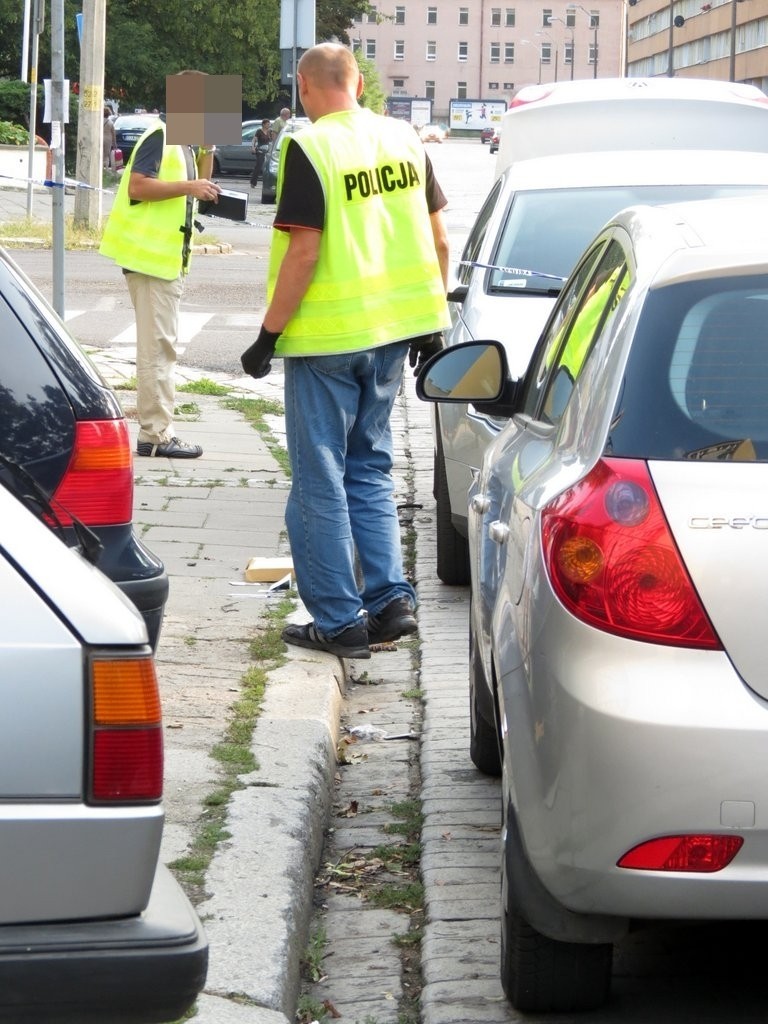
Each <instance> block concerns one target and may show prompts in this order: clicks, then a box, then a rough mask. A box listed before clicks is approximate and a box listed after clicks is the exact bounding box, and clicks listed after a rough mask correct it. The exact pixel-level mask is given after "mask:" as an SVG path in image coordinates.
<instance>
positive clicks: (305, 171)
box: [275, 139, 448, 231]
mask: <svg viewBox="0 0 768 1024" xmlns="http://www.w3.org/2000/svg"><path fill="white" fill-rule="evenodd" d="M291 143H292V140H291V139H286V140H285V144H286V145H287V146H288V150H287V151H286V154H285V167H284V170H283V186H282V191H281V193H280V202H279V203H278V207H277V212H276V214H275V227H276V228H291V227H297V228H314V229H316V230H317V231H322V230H323V227H324V226H325V193H324V192H323V186H322V183H321V181H320V178H319V176H318V174H317V171H316V170H315V168H314V167H313V166H312V163H311V161H310V159H309V157H308V156H307V155H306V153H305V152H304V150H303V149H302V148H301V146H294V145H292V144H291ZM426 161H427V165H426V166H427V180H426V182H425V185H424V187H425V192H426V199H427V209H428V210H429V212H430V213H436V212H437V210H442V208H443V207H444V206H445V205H446V203H447V202H448V200H447V199H446V198H445V195H444V193H443V190H442V189H441V188H440V186H439V185H438V183H437V180H436V178H435V173H434V170H433V168H432V162H431V161H430V159H429V157H428V156H427V158H426Z"/></svg>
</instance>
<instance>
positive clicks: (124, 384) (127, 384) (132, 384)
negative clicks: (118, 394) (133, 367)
mask: <svg viewBox="0 0 768 1024" xmlns="http://www.w3.org/2000/svg"><path fill="white" fill-rule="evenodd" d="M137 384H138V381H137V380H136V378H135V377H127V378H126V379H125V380H121V381H119V383H117V384H113V385H112V388H113V390H115V391H135V390H136V387H137Z"/></svg>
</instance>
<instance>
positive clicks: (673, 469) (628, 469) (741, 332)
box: [417, 196, 768, 1020]
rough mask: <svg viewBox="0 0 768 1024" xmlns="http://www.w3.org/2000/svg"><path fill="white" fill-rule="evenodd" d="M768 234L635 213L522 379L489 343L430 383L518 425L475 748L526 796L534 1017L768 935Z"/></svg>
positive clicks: (505, 975) (512, 880)
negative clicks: (652, 948) (740, 940)
mask: <svg viewBox="0 0 768 1024" xmlns="http://www.w3.org/2000/svg"><path fill="white" fill-rule="evenodd" d="M767 239H768V197H766V196H763V197H751V198H749V199H730V200H725V199H724V200H709V201H706V202H700V203H688V204H685V203H681V204H678V205H674V206H658V207H652V206H639V207H633V208H630V209H628V210H624V211H623V212H621V213H620V214H618V215H617V216H615V217H614V218H613V219H612V220H611V221H610V223H609V224H608V225H607V226H606V227H605V228H604V229H603V230H602V231H601V232H600V233H599V234H598V236H597V237H596V239H595V240H594V242H593V243H592V244H590V245H589V246H588V248H587V250H586V252H585V254H584V256H583V257H582V259H581V260H579V261H578V262H577V264H576V266H575V268H574V270H573V273H572V274H571V276H570V278H569V280H568V283H567V284H566V286H565V288H564V289H563V292H562V293H561V295H560V298H559V300H558V302H557V304H556V305H555V307H554V309H553V311H552V314H551V316H550V317H549V320H548V322H547V324H546V326H545V329H544V331H543V333H542V334H541V336H540V338H539V339H538V342H537V344H536V346H535V349H534V352H533V355H532V357H531V360H530V365H529V366H528V367H527V370H526V371H525V373H524V374H523V376H522V377H520V378H519V379H514V378H518V374H517V373H513V374H512V375H511V376H510V375H509V373H508V365H507V357H506V352H505V346H503V345H501V344H500V343H499V342H498V341H488V342H481V341H475V342H468V343H466V344H464V345H460V346H457V347H453V348H450V349H447V350H444V351H442V352H440V353H439V354H438V355H436V356H435V357H433V359H432V360H430V362H429V363H427V365H426V366H425V367H424V369H423V370H422V372H421V374H420V376H419V379H418V381H417V393H418V394H419V395H420V397H428V398H429V399H430V400H431V401H433V402H436V401H439V402H441V403H446V402H448V401H458V402H466V401H470V402H475V403H476V407H477V409H478V411H480V412H482V411H483V410H485V411H487V412H488V413H493V414H494V415H495V416H496V417H497V422H498V423H499V425H500V428H501V429H500V430H499V432H498V434H497V436H496V438H495V440H494V441H493V442H492V443H491V444H490V446H489V447H488V448H487V449H486V452H485V455H484V458H483V463H482V468H481V470H480V473H479V474H478V477H477V479H476V481H475V483H474V484H473V486H472V488H471V490H470V494H469V509H470V511H469V536H470V552H471V573H472V595H471V606H470V654H469V691H470V710H471V729H470V755H471V757H472V760H473V761H474V763H475V764H476V765H477V767H479V768H480V769H481V770H482V771H484V772H486V773H491V774H500V775H501V776H502V812H503V831H502V836H503V851H502V858H501V872H502V885H501V921H502V930H501V937H502V955H501V980H502V983H503V986H504V989H505V991H506V993H507V996H508V997H509V999H510V1000H511V1002H512V1003H513V1004H514V1006H515V1007H516V1008H517V1009H519V1010H522V1011H524V1012H527V1013H546V1012H556V1013H570V1012H572V1011H576V1010H586V1009H592V1008H594V1007H596V1006H598V1005H600V1004H601V1003H602V1002H603V1001H604V1000H605V999H606V998H607V997H608V995H609V985H610V978H611V961H612V947H613V945H614V944H615V943H619V942H621V940H622V939H623V938H624V937H625V936H626V935H627V934H628V933H629V932H630V931H634V930H636V929H637V927H638V926H639V925H642V924H643V923H648V922H654V921H655V922H658V921H659V920H666V921H685V922H688V923H690V922H692V921H726V920H727V921H731V920H756V921H758V920H762V921H765V920H768V886H766V878H768V818H765V817H763V813H762V812H763V810H764V809H765V808H766V807H768V671H766V663H765V644H764V633H765V624H766V621H768V587H767V586H766V577H767V576H768V499H767V498H766V496H767V495H768V241H767ZM507 335H508V337H507V341H508V342H509V341H511V342H512V344H513V346H514V341H515V327H514V325H512V326H511V327H510V328H509V329H508V332H507ZM512 350H513V351H514V348H513V349H512ZM619 960H620V950H619ZM609 1016H610V1019H615V1015H610V1014H609ZM662 1016H663V1014H662ZM558 1019H561V1018H558ZM568 1019H569V1020H570V1019H571V1018H570V1017H569V1018H568ZM590 1019H593V1018H590Z"/></svg>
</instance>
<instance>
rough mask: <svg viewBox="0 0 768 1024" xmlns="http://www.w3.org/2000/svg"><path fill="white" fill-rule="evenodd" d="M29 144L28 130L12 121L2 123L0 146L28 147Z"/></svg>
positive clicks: (0, 125) (0, 126)
mask: <svg viewBox="0 0 768 1024" xmlns="http://www.w3.org/2000/svg"><path fill="white" fill-rule="evenodd" d="M28 142H29V132H28V131H27V129H26V128H22V127H21V125H18V124H13V123H12V122H11V121H0V145H3V146H26V144H27V143H28Z"/></svg>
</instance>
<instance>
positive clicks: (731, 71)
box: [728, 0, 736, 82]
mask: <svg viewBox="0 0 768 1024" xmlns="http://www.w3.org/2000/svg"><path fill="white" fill-rule="evenodd" d="M728 81H729V82H735V81H736V0H731V59H730V62H729V67H728Z"/></svg>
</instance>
